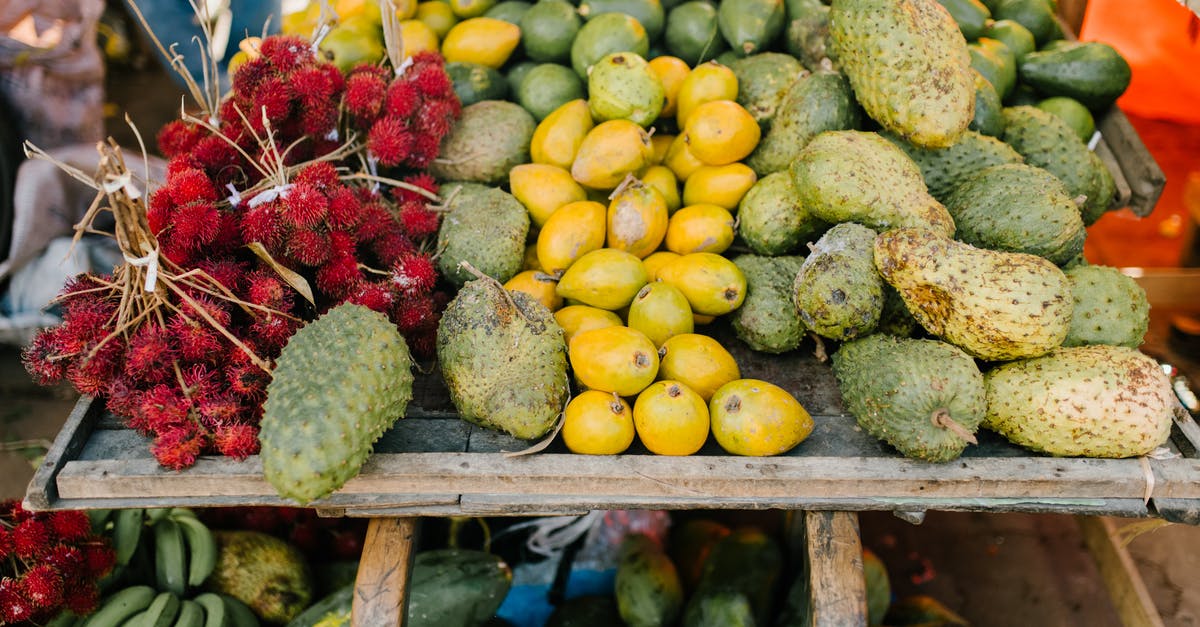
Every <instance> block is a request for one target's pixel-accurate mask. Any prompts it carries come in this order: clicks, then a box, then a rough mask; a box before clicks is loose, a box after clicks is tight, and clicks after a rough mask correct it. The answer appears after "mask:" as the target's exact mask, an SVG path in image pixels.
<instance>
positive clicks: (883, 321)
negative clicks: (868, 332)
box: [875, 281, 921, 337]
mask: <svg viewBox="0 0 1200 627" xmlns="http://www.w3.org/2000/svg"><path fill="white" fill-rule="evenodd" d="M920 328H921V323H919V322H917V319H916V318H914V317H913V315H912V312H911V311H909V310H908V305H905V304H904V299H903V298H902V297H901V296H900V292H897V291H896V288H894V287H892V286H891V285H888V284H887V282H886V281H885V282H884V283H883V312H882V313H880V314H879V325H878V326H876V327H875V332H876V333H886V334H888V335H895V336H896V337H912V336H913V335H914V334H915V333H916V332H917V330H919V329H920Z"/></svg>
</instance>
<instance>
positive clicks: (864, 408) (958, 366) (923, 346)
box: [833, 333, 987, 462]
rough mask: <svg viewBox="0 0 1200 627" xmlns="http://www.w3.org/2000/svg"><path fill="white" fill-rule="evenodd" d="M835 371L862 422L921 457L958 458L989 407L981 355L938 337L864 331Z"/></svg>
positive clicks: (839, 356) (838, 358)
mask: <svg viewBox="0 0 1200 627" xmlns="http://www.w3.org/2000/svg"><path fill="white" fill-rule="evenodd" d="M833 372H834V375H836V376H837V381H838V389H839V390H840V391H841V393H842V399H843V400H844V401H845V403H846V409H847V410H849V411H850V413H851V414H853V415H854V417H855V419H856V420H857V421H858V424H859V425H860V426H861V427H862V428H863V429H866V430H867V432H868V433H870V434H871V435H873V436H875V437H877V438H879V439H881V440H884V441H885V442H887V443H888V444H891V445H892V446H894V447H896V450H898V451H900V452H901V453H903V454H904V456H905V457H911V458H913V459H921V460H925V461H930V462H947V461H950V460H952V459H955V458H957V457H958V456H959V455H961V454H962V452H963V450H964V449H965V448H966V447H967V444H968V443H972V442H973V438H974V435H973V434H974V433H975V431H976V430H977V429H978V428H979V424H980V423H981V422H983V418H984V414H985V412H986V410H987V399H986V398H985V396H984V383H983V375H982V374H981V373H980V372H979V368H978V366H976V365H975V360H974V359H972V358H971V356H970V355H967V354H966V353H964V352H963V351H962V350H960V349H958V348H955V347H954V346H951V345H950V344H947V343H945V342H940V341H938V340H914V339H908V338H899V337H893V336H890V335H883V334H878V333H877V334H874V335H869V336H867V337H864V338H859V339H857V340H853V341H851V342H847V343H845V344H843V345H842V347H841V348H839V349H838V351H837V352H836V353H834V355H833ZM948 420H952V421H953V423H954V424H953V425H950V424H949V423H948V422H947V421H948ZM968 438H970V439H968Z"/></svg>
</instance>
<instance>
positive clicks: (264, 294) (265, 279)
mask: <svg viewBox="0 0 1200 627" xmlns="http://www.w3.org/2000/svg"><path fill="white" fill-rule="evenodd" d="M247 283H248V287H247V288H246V299H247V300H248V301H250V302H251V303H254V304H255V305H262V306H263V307H270V308H272V309H280V310H283V309H287V308H288V305H289V304H290V301H291V291H290V290H289V289H288V288H287V287H285V286H284V283H283V281H282V280H281V279H279V278H278V277H277V276H274V275H272V274H269V273H267V272H266V271H263V270H259V271H256V272H253V273H251V274H250V276H249V280H248V281H247Z"/></svg>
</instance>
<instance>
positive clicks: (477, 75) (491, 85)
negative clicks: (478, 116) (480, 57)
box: [446, 61, 508, 107]
mask: <svg viewBox="0 0 1200 627" xmlns="http://www.w3.org/2000/svg"><path fill="white" fill-rule="evenodd" d="M446 74H448V75H449V76H450V82H451V83H453V84H454V94H455V95H457V96H458V99H459V101H461V102H462V105H463V106H464V107H465V106H468V105H473V104H475V103H476V102H479V101H481V100H504V99H505V98H507V97H508V80H506V79H505V78H504V75H503V74H501V73H500V72H499V70H495V69H492V68H490V67H488V66H486V65H480V64H478V63H469V62H466V61H455V62H453V63H447V64H446Z"/></svg>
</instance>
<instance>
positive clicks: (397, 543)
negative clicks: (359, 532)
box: [350, 518, 417, 627]
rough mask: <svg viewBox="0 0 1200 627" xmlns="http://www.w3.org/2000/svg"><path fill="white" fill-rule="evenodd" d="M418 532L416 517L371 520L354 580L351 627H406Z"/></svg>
mask: <svg viewBox="0 0 1200 627" xmlns="http://www.w3.org/2000/svg"><path fill="white" fill-rule="evenodd" d="M416 535H417V519H416V518H372V519H371V522H370V523H369V524H368V526H367V538H366V541H365V542H364V544H363V554H362V560H361V561H360V562H359V566H358V576H357V577H356V578H355V580H354V605H353V607H352V609H351V613H350V625H351V626H352V627H391V626H393V625H395V626H398V627H403V625H404V620H405V618H406V616H407V615H408V584H409V580H410V578H411V574H412V562H413V549H414V546H415V544H416Z"/></svg>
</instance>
